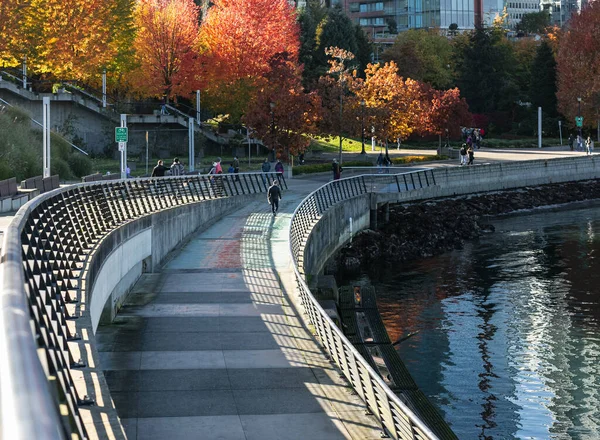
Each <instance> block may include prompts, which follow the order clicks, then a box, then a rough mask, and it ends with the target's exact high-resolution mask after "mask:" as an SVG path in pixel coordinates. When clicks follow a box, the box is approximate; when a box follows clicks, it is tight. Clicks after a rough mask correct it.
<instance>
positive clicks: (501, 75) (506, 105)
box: [455, 28, 518, 114]
mask: <svg viewBox="0 0 600 440" xmlns="http://www.w3.org/2000/svg"><path fill="white" fill-rule="evenodd" d="M457 49H459V50H460V51H461V52H462V53H461V52H458V53H456V55H455V56H456V58H457V65H456V70H457V78H456V81H457V83H458V86H459V87H460V90H461V92H462V93H463V95H464V96H465V98H466V99H467V102H468V103H469V109H470V110H471V111H472V112H473V113H484V114H490V113H493V112H496V111H506V110H510V109H511V108H512V106H513V105H514V102H515V101H516V100H517V96H518V89H517V87H516V85H515V83H514V81H513V78H512V75H511V71H510V69H513V68H514V57H513V56H512V52H511V46H510V45H509V44H508V43H507V41H506V38H505V37H504V36H503V34H501V33H499V32H496V30H494V29H482V28H477V29H475V30H474V31H473V32H472V33H471V35H470V37H469V41H468V44H466V45H462V44H461V45H458V46H457Z"/></svg>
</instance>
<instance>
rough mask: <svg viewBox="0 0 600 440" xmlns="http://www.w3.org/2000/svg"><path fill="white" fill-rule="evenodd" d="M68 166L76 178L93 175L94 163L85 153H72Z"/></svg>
mask: <svg viewBox="0 0 600 440" xmlns="http://www.w3.org/2000/svg"><path fill="white" fill-rule="evenodd" d="M68 164H69V167H70V168H71V172H72V173H73V174H74V175H75V177H82V176H87V175H89V174H92V161H91V160H90V159H89V158H88V157H87V156H85V155H84V154H83V153H79V152H73V153H71V155H70V156H69V161H68Z"/></svg>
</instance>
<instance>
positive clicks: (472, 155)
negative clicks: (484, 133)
mask: <svg viewBox="0 0 600 440" xmlns="http://www.w3.org/2000/svg"><path fill="white" fill-rule="evenodd" d="M467 155H468V156H469V162H468V163H467V165H473V160H474V159H475V153H473V147H469V149H468V150H467Z"/></svg>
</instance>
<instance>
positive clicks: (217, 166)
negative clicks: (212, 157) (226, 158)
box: [215, 157, 223, 174]
mask: <svg viewBox="0 0 600 440" xmlns="http://www.w3.org/2000/svg"><path fill="white" fill-rule="evenodd" d="M215 171H216V174H223V167H222V166H221V158H220V157H217V164H216V165H215Z"/></svg>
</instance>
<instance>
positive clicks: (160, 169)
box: [150, 160, 168, 177]
mask: <svg viewBox="0 0 600 440" xmlns="http://www.w3.org/2000/svg"><path fill="white" fill-rule="evenodd" d="M167 170H168V168H167V167H166V166H165V163H164V162H163V161H162V160H159V161H158V162H157V163H156V166H155V167H154V168H153V169H152V175H151V176H150V177H164V175H165V173H166V172H167Z"/></svg>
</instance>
